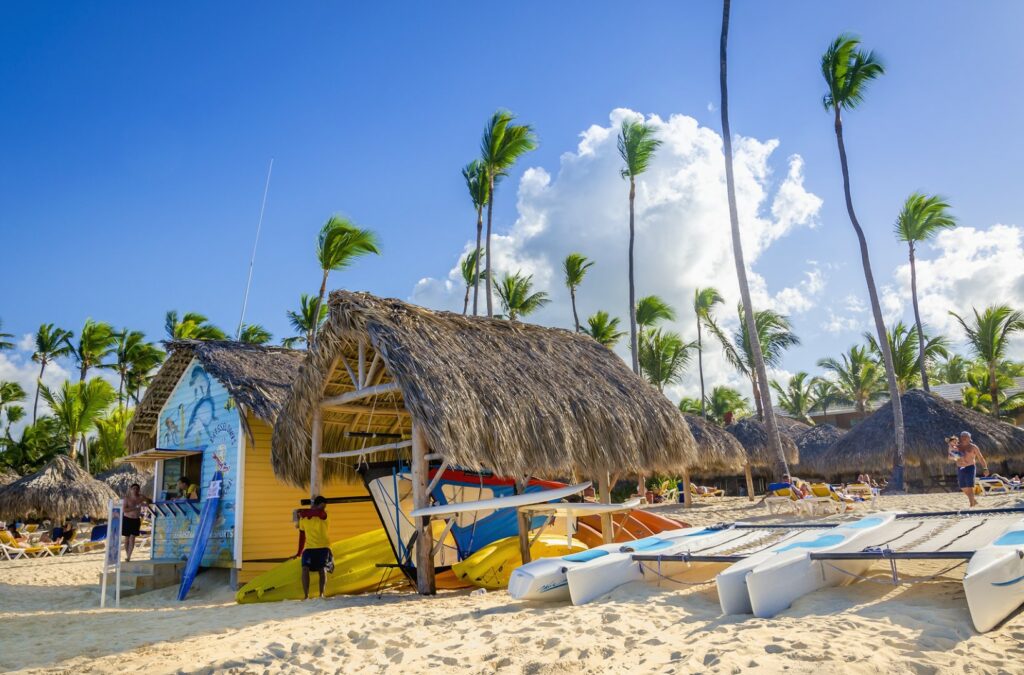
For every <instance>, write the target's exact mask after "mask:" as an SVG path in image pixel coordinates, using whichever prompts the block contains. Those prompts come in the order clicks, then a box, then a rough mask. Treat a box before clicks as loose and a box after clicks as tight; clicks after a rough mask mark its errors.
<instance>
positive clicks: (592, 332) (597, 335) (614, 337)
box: [583, 310, 626, 349]
mask: <svg viewBox="0 0 1024 675" xmlns="http://www.w3.org/2000/svg"><path fill="white" fill-rule="evenodd" d="M583 332H584V333H586V334H587V335H589V336H590V337H592V338H594V339H595V340H597V341H598V342H600V343H601V344H603V345H604V346H605V347H608V348H609V349H611V348H612V347H614V346H615V345H616V344H618V342H619V340H621V339H622V337H623V336H624V335H625V334H626V333H625V331H621V330H619V319H618V317H615V318H609V317H608V312H606V311H604V310H598V311H597V312H595V313H594V314H592V315H590V317H589V318H588V319H587V327H586V328H584V329H583Z"/></svg>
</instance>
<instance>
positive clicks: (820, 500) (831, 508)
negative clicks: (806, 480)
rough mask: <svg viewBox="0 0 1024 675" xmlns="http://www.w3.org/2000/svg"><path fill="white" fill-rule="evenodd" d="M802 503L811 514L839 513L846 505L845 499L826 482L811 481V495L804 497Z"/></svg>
mask: <svg viewBox="0 0 1024 675" xmlns="http://www.w3.org/2000/svg"><path fill="white" fill-rule="evenodd" d="M852 501H853V500H852V499H851V500H850V502H851V503H852ZM803 503H804V505H805V507H806V508H807V510H808V511H809V512H810V514H811V515H812V516H813V515H815V514H818V513H839V512H841V511H843V510H845V509H846V505H847V502H846V500H844V499H843V498H842V497H840V496H839V494H838V493H837V492H836V491H835V490H834V489H832V486H831V485H829V484H828V483H811V496H810V497H804V498H803Z"/></svg>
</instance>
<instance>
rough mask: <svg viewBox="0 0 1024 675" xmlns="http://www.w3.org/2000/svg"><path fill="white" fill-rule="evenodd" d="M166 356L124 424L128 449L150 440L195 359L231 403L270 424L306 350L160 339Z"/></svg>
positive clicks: (144, 447) (134, 449)
mask: <svg viewBox="0 0 1024 675" xmlns="http://www.w3.org/2000/svg"><path fill="white" fill-rule="evenodd" d="M166 346H167V349H168V355H167V359H166V360H164V363H163V365H162V366H161V367H160V370H159V371H158V372H157V374H156V377H154V378H153V381H152V382H151V383H150V385H149V387H148V388H147V389H146V395H145V396H143V397H142V401H141V402H140V403H139V405H138V406H136V408H135V415H134V416H133V417H132V421H131V422H130V423H129V425H128V429H127V443H128V452H130V453H135V452H141V451H143V450H148V449H149V448H152V447H154V445H155V443H156V434H157V424H158V423H159V417H160V410H161V409H162V408H163V406H164V404H165V403H166V402H167V399H168V398H170V396H171V394H172V393H173V392H174V387H175V386H177V384H178V380H180V379H181V376H182V374H184V372H185V369H186V368H188V364H189V363H191V362H192V359H193V358H195V359H196V360H198V361H199V362H200V363H201V364H202V365H203V367H204V368H205V369H206V372H208V373H209V374H210V375H211V376H213V377H214V378H216V379H217V381H218V382H220V383H221V384H222V385H224V387H225V388H226V389H227V390H228V392H229V393H230V394H231V396H232V398H234V400H235V402H236V403H238V404H239V405H241V406H243V407H244V408H246V409H247V410H248V411H250V412H251V413H252V414H253V415H255V416H256V417H258V418H259V419H261V420H263V421H265V422H268V423H270V424H273V422H274V420H275V419H276V418H277V413H278V412H279V411H280V410H281V406H282V405H283V404H284V400H285V398H286V397H287V396H288V391H289V389H290V387H291V384H292V382H293V381H294V380H295V376H296V375H297V374H298V372H299V365H300V364H301V363H302V360H303V359H304V358H305V355H306V352H304V351H300V350H296V349H285V348H284V347H266V346H262V345H250V344H245V343H242V342H235V341H233V340H175V341H171V342H168V343H166Z"/></svg>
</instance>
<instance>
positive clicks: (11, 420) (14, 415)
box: [4, 405, 25, 439]
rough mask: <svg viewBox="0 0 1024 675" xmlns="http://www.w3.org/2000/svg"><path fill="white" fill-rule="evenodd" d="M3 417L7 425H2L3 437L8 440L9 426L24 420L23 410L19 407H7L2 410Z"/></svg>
mask: <svg viewBox="0 0 1024 675" xmlns="http://www.w3.org/2000/svg"><path fill="white" fill-rule="evenodd" d="M4 416H5V417H6V418H7V423H6V424H5V425H4V436H6V437H7V438H8V439H10V438H11V425H12V424H17V423H18V422H20V421H21V420H23V419H25V409H24V408H22V407H21V406H20V405H9V406H7V407H6V408H5V409H4Z"/></svg>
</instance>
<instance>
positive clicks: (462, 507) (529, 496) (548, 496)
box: [409, 481, 608, 518]
mask: <svg viewBox="0 0 1024 675" xmlns="http://www.w3.org/2000/svg"><path fill="white" fill-rule="evenodd" d="M588 487H590V481H587V482H585V483H579V484H577V485H567V486H566V487H563V488H554V489H552V490H540V491H538V492H525V493H523V494H521V495H512V496H510V497H495V498H493V499H481V500H478V501H474V502H453V503H451V504H437V505H435V506H426V507H423V508H422V509H415V510H414V511H412V513H410V514H409V516H411V517H412V518H423V517H428V518H436V517H438V516H450V515H452V514H455V513H468V512H472V511H492V510H495V509H511V508H518V507H520V506H529V505H530V504H542V503H544V502H550V501H552V500H554V499H565V498H566V497H570V496H572V495H574V494H577V493H580V492H583V491H584V490H586V489H587V488H588ZM604 506H608V505H607V504H605V505H604Z"/></svg>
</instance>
